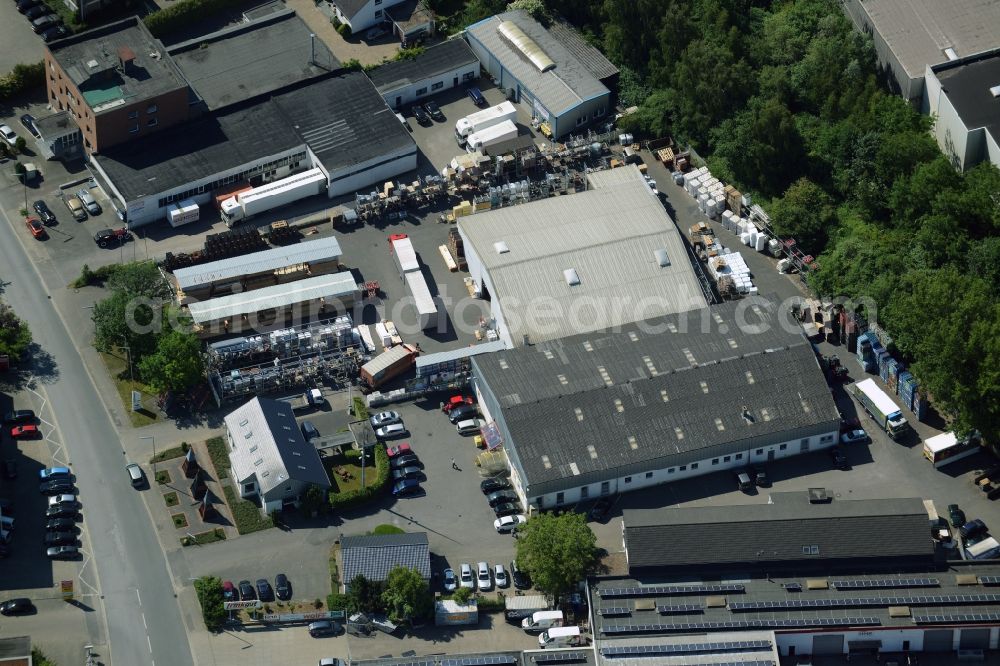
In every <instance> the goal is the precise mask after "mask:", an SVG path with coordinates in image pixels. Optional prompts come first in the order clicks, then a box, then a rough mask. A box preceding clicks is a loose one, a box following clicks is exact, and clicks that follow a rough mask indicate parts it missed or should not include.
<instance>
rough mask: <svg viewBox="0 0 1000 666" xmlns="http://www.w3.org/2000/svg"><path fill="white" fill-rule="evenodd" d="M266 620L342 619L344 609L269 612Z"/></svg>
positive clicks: (306, 620)
mask: <svg viewBox="0 0 1000 666" xmlns="http://www.w3.org/2000/svg"><path fill="white" fill-rule="evenodd" d="M261 619H262V620H263V621H264V622H315V621H316V620H342V619H344V611H312V612H309V613H281V614H279V613H267V614H265V615H261Z"/></svg>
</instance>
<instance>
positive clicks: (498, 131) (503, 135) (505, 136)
mask: <svg viewBox="0 0 1000 666" xmlns="http://www.w3.org/2000/svg"><path fill="white" fill-rule="evenodd" d="M516 138H517V125H515V124H514V121H513V120H505V121H503V122H502V123H498V124H496V125H491V126H489V127H487V128H486V129H484V130H480V131H478V132H475V133H473V134H470V135H469V137H468V139H467V140H466V142H465V150H466V151H468V152H470V153H474V152H476V151H482V149H483V148H485V147H486V146H492V145H493V144H496V143H500V142H501V141H509V140H511V139H516Z"/></svg>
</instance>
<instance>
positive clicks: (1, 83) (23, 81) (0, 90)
mask: <svg viewBox="0 0 1000 666" xmlns="http://www.w3.org/2000/svg"><path fill="white" fill-rule="evenodd" d="M44 85H45V63H44V62H36V63H34V64H31V65H24V64H20V65H14V69H12V70H11V72H10V74H7V75H6V76H3V77H0V100H7V99H10V98H11V97H14V96H15V95H19V94H21V93H23V92H26V91H28V90H32V89H33V88H41V87H43V86H44Z"/></svg>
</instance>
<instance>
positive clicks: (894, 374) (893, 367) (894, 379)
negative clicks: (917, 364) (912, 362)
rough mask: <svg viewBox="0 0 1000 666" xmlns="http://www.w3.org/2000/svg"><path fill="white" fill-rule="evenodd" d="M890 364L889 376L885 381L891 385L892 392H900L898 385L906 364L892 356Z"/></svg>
mask: <svg viewBox="0 0 1000 666" xmlns="http://www.w3.org/2000/svg"><path fill="white" fill-rule="evenodd" d="M888 365H889V368H888V370H889V372H888V375H889V376H888V378H887V379H886V382H885V383H886V385H887V386H888V387H889V390H890V391H891V392H892V393H897V392H898V388H897V387H898V386H899V373H900V372H902V371H903V368H904V366H903V364H902V363H900V362H899V361H897V360H896V359H894V358H890V359H889V364H888Z"/></svg>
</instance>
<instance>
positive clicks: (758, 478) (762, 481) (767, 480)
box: [752, 465, 771, 488]
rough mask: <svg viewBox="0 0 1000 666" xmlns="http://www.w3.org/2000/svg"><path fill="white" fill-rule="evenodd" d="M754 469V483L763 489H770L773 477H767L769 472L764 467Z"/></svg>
mask: <svg viewBox="0 0 1000 666" xmlns="http://www.w3.org/2000/svg"><path fill="white" fill-rule="evenodd" d="M752 469H753V476H754V483H756V484H757V485H758V486H759V487H761V488H770V487H771V477H769V476H768V475H767V471H766V470H765V469H764V468H763V467H760V466H759V465H758V466H757V467H754V468H752Z"/></svg>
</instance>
